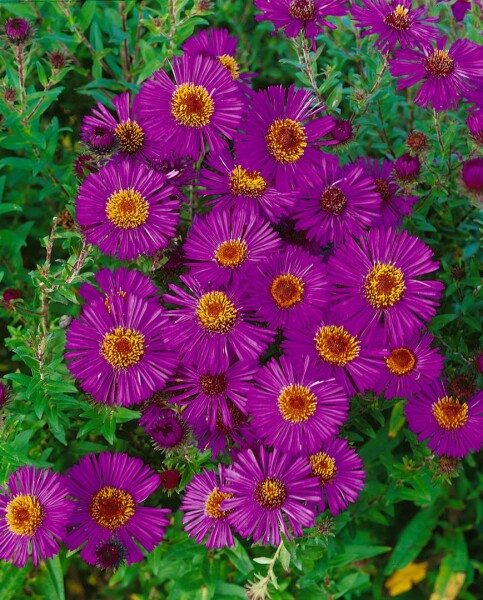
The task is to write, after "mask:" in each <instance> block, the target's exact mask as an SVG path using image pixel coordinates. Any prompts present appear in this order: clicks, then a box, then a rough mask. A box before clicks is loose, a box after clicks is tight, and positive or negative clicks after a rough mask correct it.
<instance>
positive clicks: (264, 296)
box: [247, 246, 331, 329]
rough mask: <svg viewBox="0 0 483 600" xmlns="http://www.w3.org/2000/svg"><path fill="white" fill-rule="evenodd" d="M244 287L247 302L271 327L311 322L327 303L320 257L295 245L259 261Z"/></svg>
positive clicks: (318, 315) (326, 282) (327, 291)
mask: <svg viewBox="0 0 483 600" xmlns="http://www.w3.org/2000/svg"><path fill="white" fill-rule="evenodd" d="M247 287H248V291H247V293H248V298H247V305H248V306H249V307H250V308H251V309H252V310H254V311H255V312H256V313H257V315H259V316H260V317H261V318H262V319H263V321H265V322H266V323H268V326H269V327H272V328H274V329H275V328H277V327H286V326H288V325H298V326H302V325H304V324H306V323H311V322H315V321H317V320H318V319H319V318H320V317H321V316H322V314H323V312H324V310H325V308H326V307H327V305H328V304H329V302H330V292H331V286H330V283H329V280H328V278H327V272H326V268H325V266H324V265H323V263H322V260H321V259H320V258H319V257H317V256H312V255H310V254H309V253H308V252H305V251H304V250H302V249H301V248H297V247H295V246H287V247H286V248H285V249H284V250H283V251H281V252H279V253H277V254H273V255H272V256H269V257H268V258H266V259H265V260H264V261H263V262H260V263H259V264H258V265H257V266H256V268H253V269H252V270H251V272H250V274H249V277H248V286H247Z"/></svg>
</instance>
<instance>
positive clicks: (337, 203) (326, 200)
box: [320, 186, 347, 215]
mask: <svg viewBox="0 0 483 600" xmlns="http://www.w3.org/2000/svg"><path fill="white" fill-rule="evenodd" d="M320 204H321V206H322V208H323V209H324V210H326V211H327V212H330V213H334V214H336V215H338V214H339V213H340V212H342V211H343V210H344V208H345V207H346V204H347V198H346V196H345V194H344V192H343V191H342V190H341V189H340V188H338V187H332V186H330V187H328V188H327V189H326V190H324V192H323V194H322V196H321V197H320Z"/></svg>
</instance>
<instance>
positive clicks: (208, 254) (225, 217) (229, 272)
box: [183, 207, 280, 285]
mask: <svg viewBox="0 0 483 600" xmlns="http://www.w3.org/2000/svg"><path fill="white" fill-rule="evenodd" d="M279 248H280V238H279V237H278V235H277V233H276V232H275V231H274V230H273V229H272V227H271V226H270V223H268V221H265V220H264V219H262V218H261V217H260V216H259V214H258V210H256V209H255V210H253V209H251V208H249V207H234V208H232V209H229V208H226V209H224V210H220V211H216V212H212V213H211V214H209V215H207V216H204V217H199V216H197V217H196V218H195V220H194V221H193V226H192V228H191V230H190V231H189V233H188V236H187V239H186V242H185V244H184V247H183V250H184V254H185V257H186V264H187V265H189V266H190V267H192V270H191V274H192V275H193V276H195V277H197V278H198V279H199V280H200V281H201V282H203V283H207V284H208V283H213V284H214V285H227V284H229V283H230V282H239V281H240V280H241V279H244V278H245V277H246V273H247V270H249V269H250V267H251V266H253V265H257V264H258V263H260V262H261V261H263V259H264V258H265V257H266V256H267V255H269V254H270V253H272V252H274V251H276V250H278V249H279Z"/></svg>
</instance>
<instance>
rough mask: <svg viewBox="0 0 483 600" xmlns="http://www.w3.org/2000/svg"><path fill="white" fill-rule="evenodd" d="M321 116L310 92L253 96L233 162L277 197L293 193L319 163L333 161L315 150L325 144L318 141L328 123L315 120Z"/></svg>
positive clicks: (282, 90) (277, 88) (323, 119)
mask: <svg viewBox="0 0 483 600" xmlns="http://www.w3.org/2000/svg"><path fill="white" fill-rule="evenodd" d="M321 110H322V106H320V105H318V104H317V103H316V99H315V97H314V96H313V94H312V93H311V92H309V91H307V90H300V89H299V90H296V89H295V87H294V86H293V85H292V86H290V88H288V90H287V89H285V88H283V87H282V86H270V87H269V88H267V89H266V90H262V91H260V92H258V93H257V94H256V95H255V96H254V98H253V105H252V109H251V110H250V112H249V113H248V116H247V118H246V119H245V121H244V122H243V123H242V125H241V127H242V129H243V131H244V134H243V135H240V136H239V137H238V138H237V139H236V140H235V151H236V155H237V158H238V159H239V160H240V161H241V163H242V164H243V166H244V167H245V168H247V169H253V170H256V171H260V172H261V175H262V177H263V178H264V179H268V180H270V181H274V183H275V186H276V187H277V188H278V189H280V190H282V191H290V190H293V189H294V188H298V187H299V186H300V184H301V183H303V182H304V181H305V180H306V179H307V178H309V177H311V176H314V174H315V173H316V171H317V168H318V166H319V164H320V162H321V161H322V160H323V159H324V157H325V158H326V159H327V160H329V159H330V158H332V159H333V157H327V156H326V155H324V154H322V153H321V152H320V149H319V146H320V145H321V144H323V143H327V142H321V141H320V138H322V137H323V136H324V135H327V134H328V133H329V132H330V130H331V129H332V127H333V125H334V123H333V119H332V118H331V117H320V116H318V115H319V113H320V112H321ZM330 143H332V142H330ZM333 160H335V159H333Z"/></svg>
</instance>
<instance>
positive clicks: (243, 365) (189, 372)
mask: <svg viewBox="0 0 483 600" xmlns="http://www.w3.org/2000/svg"><path fill="white" fill-rule="evenodd" d="M256 371H257V364H256V363H247V362H240V361H233V363H232V364H230V365H229V366H228V368H227V369H226V370H224V371H221V372H220V373H212V372H211V371H210V370H208V369H206V368H205V367H203V366H202V367H199V366H187V365H181V367H180V369H179V371H178V373H177V375H176V378H175V379H174V381H175V384H174V385H171V386H170V388H169V390H170V392H173V393H174V394H173V397H172V398H171V401H172V402H176V404H181V405H184V406H186V408H185V410H184V412H183V418H185V419H186V420H187V421H188V422H190V423H194V424H197V423H198V422H199V421H202V420H205V421H206V422H207V424H208V427H209V429H211V430H212V431H213V430H215V429H216V427H217V424H219V423H220V420H221V423H222V425H223V426H225V427H228V428H232V427H234V425H235V423H234V419H233V412H234V411H233V409H231V410H230V406H235V407H236V408H237V409H238V410H239V411H241V412H242V413H243V414H245V415H246V414H247V409H246V402H247V396H248V394H249V393H250V392H251V390H252V386H251V384H250V381H251V379H252V377H253V375H254V374H255V373H256ZM176 392H178V393H176ZM235 416H236V415H235Z"/></svg>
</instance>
